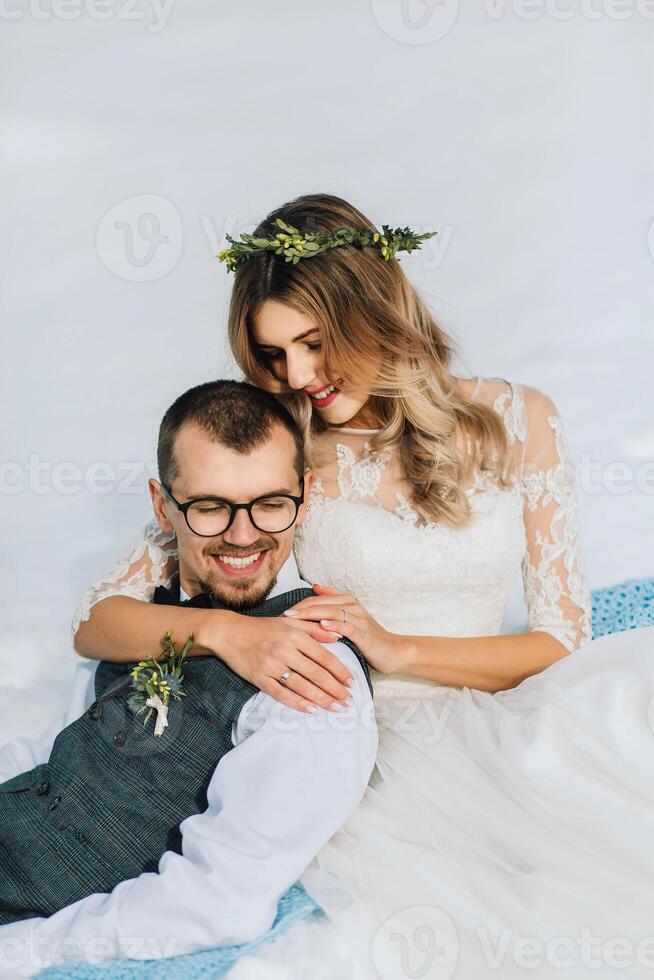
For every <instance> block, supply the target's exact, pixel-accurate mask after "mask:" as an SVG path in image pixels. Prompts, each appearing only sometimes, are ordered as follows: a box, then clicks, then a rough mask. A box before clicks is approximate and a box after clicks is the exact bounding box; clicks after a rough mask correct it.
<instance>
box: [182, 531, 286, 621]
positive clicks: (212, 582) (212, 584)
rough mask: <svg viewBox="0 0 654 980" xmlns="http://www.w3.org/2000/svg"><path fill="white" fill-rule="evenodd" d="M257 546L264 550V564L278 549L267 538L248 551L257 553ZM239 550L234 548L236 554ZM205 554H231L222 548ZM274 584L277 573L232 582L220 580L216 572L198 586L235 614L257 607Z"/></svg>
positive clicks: (273, 542) (275, 542) (272, 541)
mask: <svg viewBox="0 0 654 980" xmlns="http://www.w3.org/2000/svg"><path fill="white" fill-rule="evenodd" d="M257 545H260V547H261V550H264V549H265V550H266V555H265V556H264V562H267V561H269V560H270V559H269V557H268V556H269V555H272V553H273V552H274V551H276V550H277V548H278V547H279V545H278V543H277V541H275V539H274V538H273V539H270V538H269V539H267V540H261V541H260V542H255V544H254V545H251V546H249V548H248V550H250V551H253V552H254V551H257V547H256V546H257ZM239 550H242V549H238V548H234V552H235V553H238V551H239ZM206 553H207V555H226V556H227V557H229V556H230V554H231V553H232V552H230V551H229V550H226V549H224V548H223V549H221V550H219V551H208V552H206ZM276 583H277V572H273V573H268V574H266V575H263V577H262V573H260V574H258V575H257V577H256V580H255V581H254V582H248V580H247V578H246V577H245V576H244V577H243V578H242V579H239V578H235V579H234V580H233V581H227V580H225V579H223V578H221V577H220V574H219V573H218V572H216V573H215V574H213V573H210V574H209V575H207V577H206V578H205V579H200V586H201V588H202V591H203V592H206V593H208V594H209V595H210V596H212V598H214V599H217V600H218V602H221V603H223V604H224V605H226V606H228V607H229V608H230V609H233V610H234V611H235V612H238V611H239V610H241V609H251V608H252V607H253V606H258V605H259V603H260V602H263V600H264V599H265V598H266V596H267V595H268V593H269V592H270V591H271V590H272V589H273V588H274V587H275V585H276Z"/></svg>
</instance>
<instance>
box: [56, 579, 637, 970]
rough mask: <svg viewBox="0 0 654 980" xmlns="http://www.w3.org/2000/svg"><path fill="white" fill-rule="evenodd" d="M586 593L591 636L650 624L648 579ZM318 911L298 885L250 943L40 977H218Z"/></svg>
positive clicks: (76, 967)
mask: <svg viewBox="0 0 654 980" xmlns="http://www.w3.org/2000/svg"><path fill="white" fill-rule="evenodd" d="M591 597H592V624H593V639H597V637H599V636H604V635H605V634H606V633H620V632H622V631H623V630H629V629H636V628H637V627H639V626H654V578H649V579H630V580H629V581H627V582H622V583H620V584H619V585H614V586H610V587H609V588H605V589H595V590H594V591H593V592H592V593H591ZM310 915H312V916H315V917H319V916H322V915H324V913H323V912H322V911H321V909H320V908H319V907H318V906H317V905H316V903H315V902H314V901H313V899H312V898H310V897H309V895H307V893H306V892H305V890H304V888H302V886H301V885H300V884H296V885H293V887H292V888H290V889H289V891H287V892H286V894H285V895H283V896H282V898H281V899H280V902H279V906H278V909H277V917H276V919H275V921H274V923H273V925H272V927H271V928H270V930H269V931H268V932H267V933H266V934H265V935H264V936H262V937H261V938H260V939H258V940H256V942H252V943H246V944H244V945H241V946H226V947H222V948H219V949H209V950H205V951H203V952H201V953H192V954H190V955H188V956H175V957H171V958H170V959H166V960H111V961H109V962H107V963H104V964H98V965H97V966H91V965H89V964H87V963H84V964H71V965H68V966H61V967H50V969H48V970H43V971H42V972H41V973H40V974H39V977H40V980H93V978H95V977H98V978H101V980H146V978H147V980H164V978H165V980H194V978H196V977H209V976H210V977H212V978H215V977H220V976H223V975H224V974H225V973H226V972H227V971H228V970H229V968H230V967H232V966H233V965H234V963H235V962H236V960H238V959H239V958H240V957H241V956H245V955H246V954H247V953H251V952H253V950H255V949H257V948H258V947H259V946H261V945H263V944H264V943H268V942H270V940H271V939H274V938H275V937H277V936H279V935H281V934H282V933H283V932H285V931H286V930H287V929H288V928H289V927H290V926H291V925H293V923H294V922H297V920H298V919H302V918H305V917H307V916H310Z"/></svg>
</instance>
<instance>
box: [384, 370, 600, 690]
mask: <svg viewBox="0 0 654 980" xmlns="http://www.w3.org/2000/svg"><path fill="white" fill-rule="evenodd" d="M519 388H520V392H519V396H522V397H524V411H523V416H522V417H523V430H522V432H520V440H519V444H518V448H519V450H520V455H521V458H520V478H521V485H522V489H523V497H524V508H523V515H524V525H525V532H526V538H527V548H526V551H525V555H524V558H523V561H522V579H523V586H524V593H525V600H526V604H527V611H528V621H529V632H527V633H518V634H511V635H502V636H480V637H472V638H464V637H457V638H455V639H449V638H446V637H433V638H430V637H405V638H402V637H398V638H397V639H398V641H399V642H400V646H401V647H402V659H406V662H407V664H408V672H409V673H411V674H415V675H417V676H420V677H428V678H432V679H434V680H438V681H439V682H440V683H441V684H453V685H457V686H467V687H475V688H478V689H480V690H488V691H498V690H504V689H506V688H509V687H515V686H516V685H517V684H519V683H520V682H521V681H522V680H524V679H525V678H526V677H530V676H531V675H532V674H537V673H539V672H540V671H541V670H544V669H545V668H546V667H548V666H549V665H550V664H552V663H554V662H555V661H557V660H560V659H561V658H562V657H564V656H566V654H568V653H572V652H573V651H574V650H576V649H578V647H580V646H582V645H583V644H584V643H586V642H587V641H588V640H590V638H591V619H590V608H591V603H590V593H589V591H588V587H587V585H586V577H585V572H584V566H583V559H582V554H581V541H580V534H579V524H578V519H577V500H576V493H575V482H574V467H573V465H572V462H571V460H570V456H569V452H568V448H567V445H566V441H565V434H564V430H563V424H562V421H561V417H560V415H559V413H558V411H557V409H556V406H555V405H554V403H553V402H552V400H551V399H550V398H549V397H548V396H547V395H545V394H544V393H543V392H541V391H539V390H538V389H537V388H531V387H527V386H523V385H521V386H519ZM403 641H406V642H405V643H403ZM404 669H405V670H406V669H407V667H406V666H405V667H404Z"/></svg>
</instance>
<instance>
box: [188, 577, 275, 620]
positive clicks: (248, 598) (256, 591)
mask: <svg viewBox="0 0 654 980" xmlns="http://www.w3.org/2000/svg"><path fill="white" fill-rule="evenodd" d="M276 584H277V575H274V576H273V578H272V581H270V582H268V583H267V584H266V585H263V586H261V587H259V588H254V587H251V588H250V590H249V591H248V592H245V589H244V587H242V589H241V591H242V592H243V594H242V595H240V596H239V595H238V593H237V592H236V590H228V589H224V590H222V591H219V590H218V589H217V588H216V583H215V582H213V583H211V582H209V581H206V582H202V581H201V582H200V585H201V587H202V589H201V590H202V592H206V593H208V595H210V596H211V597H212V598H213V599H217V600H218V602H221V603H223V604H224V605H226V606H229V608H230V609H232V610H234V612H240V611H241V610H242V609H252V607H253V606H258V605H259V603H260V602H263V600H264V599H265V598H266V596H267V595H268V593H269V592H270V591H271V590H272V589H274V587H275V585H276ZM228 591H229V593H230V594H229V595H227V592H228Z"/></svg>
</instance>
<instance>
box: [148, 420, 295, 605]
mask: <svg viewBox="0 0 654 980" xmlns="http://www.w3.org/2000/svg"><path fill="white" fill-rule="evenodd" d="M174 457H175V462H176V466H177V474H178V475H177V476H176V477H175V479H174V480H173V482H172V484H171V487H170V489H171V492H172V495H173V497H175V499H176V500H177V501H178V502H179V503H186V502H187V501H189V500H197V499H200V498H203V497H219V498H220V499H221V500H225V501H229V502H230V503H234V504H236V503H239V504H240V503H249V502H250V501H251V500H254V499H255V498H256V497H261V496H263V495H265V494H269V493H287V494H292V495H293V496H299V494H300V478H299V476H298V474H297V472H296V470H295V466H294V459H295V443H294V441H293V437H292V436H291V434H290V433H289V432H288V431H287V430H286V429H285V428H284V427H283V426H282V425H278V424H275V425H274V426H273V428H272V430H271V435H270V439H269V440H268V441H267V442H266V443H265V444H264V445H262V446H259V447H257V448H256V449H253V450H252V452H250V453H248V454H247V455H243V454H241V453H238V452H235V451H234V450H233V449H230V448H229V447H227V446H223V445H221V444H220V443H218V442H215V441H213V440H212V439H211V437H210V436H209V435H208V434H207V433H206V432H205V431H204V430H203V429H201V428H200V427H199V426H197V425H195V424H187V425H184V426H182V428H181V429H180V430H179V432H178V433H177V436H176V438H175V445H174ZM304 480H305V493H304V497H305V500H307V499H308V495H309V491H310V489H311V484H312V482H313V474H312V473H311V472H310V471H307V472H306V473H305V474H304ZM150 492H151V495H152V502H153V506H154V510H155V514H156V516H157V520H158V522H159V525H160V527H161V528H162V529H163V530H165V531H168V532H169V531H173V532H174V533H175V536H176V538H177V543H178V547H179V570H180V583H181V586H182V588H183V589H184V591H185V592H186V593H187V594H188V595H190V596H193V595H196V594H197V593H198V592H209V593H212V594H214V595H215V596H216V597H217V598H218V599H220V600H221V601H222V602H224V603H225V604H226V605H228V606H229V607H230V608H232V609H244V608H248V607H250V606H254V605H257V604H258V603H259V602H261V601H262V600H263V599H264V598H265V597H266V595H267V594H268V592H270V590H271V589H272V588H273V586H274V585H275V582H276V579H277V573H278V572H279V570H280V568H281V567H282V565H283V564H284V562H285V561H286V559H287V558H288V556H289V554H290V551H291V548H292V546H293V535H294V532H295V527H296V525H297V524H300V523H302V521H303V520H304V516H305V512H306V504H304V503H303V504H302V505H301V506H300V509H299V511H298V516H297V520H296V522H295V524H292V525H291V527H289V528H288V529H287V530H285V531H281V532H278V533H271V532H268V531H260V530H258V529H257V528H256V527H255V526H254V525H253V524H252V522H251V521H250V518H249V516H248V513H247V511H246V510H243V509H241V510H237V511H236V512H235V514H234V520H233V521H232V524H231V526H230V527H229V528H228V529H227V530H226V531H223V532H222V533H221V534H217V535H215V536H214V537H202V536H200V535H198V534H196V533H194V532H193V531H192V530H191V528H189V526H188V524H187V522H186V520H185V518H184V515H183V513H182V512H181V511H180V510H179V509H178V508H177V507H176V505H175V504H174V502H173V501H172V500H171V499H170V497H169V496H168V494H167V493H166V491H165V490H164V489H163V487H162V486H161V484H160V483H159V482H158V481H157V480H151V481H150ZM191 523H193V519H192V518H191ZM235 558H236V559H238V558H240V559H245V560H246V562H249V560H250V559H252V558H254V561H253V562H252V563H251V564H250V563H246V564H244V563H242V562H237V564H236V565H234V564H233V563H230V562H229V559H235ZM225 559H228V560H227V561H226V560H225Z"/></svg>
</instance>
